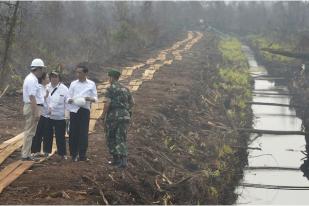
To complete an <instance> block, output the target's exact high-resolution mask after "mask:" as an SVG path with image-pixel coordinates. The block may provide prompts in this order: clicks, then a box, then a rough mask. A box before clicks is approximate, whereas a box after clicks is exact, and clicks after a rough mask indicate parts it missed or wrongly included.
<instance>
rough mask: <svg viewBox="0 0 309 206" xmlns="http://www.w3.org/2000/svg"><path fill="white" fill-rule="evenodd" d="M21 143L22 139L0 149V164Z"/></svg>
mask: <svg viewBox="0 0 309 206" xmlns="http://www.w3.org/2000/svg"><path fill="white" fill-rule="evenodd" d="M22 145H23V141H22V139H20V140H19V141H17V142H15V143H13V144H11V145H9V146H8V147H6V148H5V149H3V150H1V153H0V165H1V164H2V163H3V162H4V161H5V160H6V158H8V157H9V156H10V155H11V154H12V153H13V152H15V150H17V149H18V148H20V147H21V146H22Z"/></svg>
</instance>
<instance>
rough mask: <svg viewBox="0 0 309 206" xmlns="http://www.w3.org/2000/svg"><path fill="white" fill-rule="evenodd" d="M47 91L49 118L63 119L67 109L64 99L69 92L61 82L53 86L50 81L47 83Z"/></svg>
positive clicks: (65, 99)
mask: <svg viewBox="0 0 309 206" xmlns="http://www.w3.org/2000/svg"><path fill="white" fill-rule="evenodd" d="M53 91H54V92H53ZM48 92H49V94H48V100H47V102H48V106H49V111H50V114H49V118H50V119H53V120H63V119H65V113H66V109H67V103H66V101H67V98H68V94H69V90H68V88H67V87H66V86H65V85H64V84H62V83H59V84H58V85H57V86H56V87H53V86H52V85H51V83H49V84H48Z"/></svg>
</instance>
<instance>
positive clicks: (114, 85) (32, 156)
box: [21, 59, 134, 167]
mask: <svg viewBox="0 0 309 206" xmlns="http://www.w3.org/2000/svg"><path fill="white" fill-rule="evenodd" d="M44 67H45V65H44V62H43V61H42V60H41V59H34V60H33V61H32V63H31V65H30V69H31V72H30V73H29V74H28V75H27V76H26V78H25V80H24V84H23V102H24V107H23V114H24V116H25V119H26V124H25V131H24V139H23V147H22V150H21V157H22V160H33V161H37V160H39V157H40V156H45V157H48V156H49V155H50V154H51V153H52V145H53V138H54V136H55V138H56V145H57V154H58V155H59V156H60V157H61V159H67V152H66V140H65V133H66V128H67V126H68V125H67V124H68V123H69V131H68V133H69V151H70V156H71V158H72V161H74V162H77V161H87V160H88V158H87V148H88V132H89V121H90V110H91V103H92V102H96V101H97V100H98V97H97V90H96V85H95V83H94V82H93V81H91V80H89V79H88V78H87V75H88V68H87V67H86V66H85V65H81V64H80V65H77V66H76V68H75V73H76V78H77V79H76V80H75V81H73V82H71V84H70V86H69V88H67V86H65V85H64V84H63V83H62V82H61V76H60V74H59V73H58V72H57V71H52V72H50V73H49V74H47V73H46V72H44ZM108 76H109V81H110V87H108V88H107V92H106V94H105V104H104V105H105V106H104V108H103V115H102V120H103V122H104V125H105V131H106V140H107V145H108V148H109V151H110V154H111V155H112V156H113V161H111V164H113V165H115V166H118V167H126V166H127V154H128V152H127V144H126V138H127V130H128V127H129V122H130V119H131V115H132V107H133V104H134V100H133V97H132V95H131V93H130V91H129V89H127V88H126V87H124V86H123V85H121V84H120V83H119V82H118V79H119V77H120V72H119V71H117V70H111V71H109V73H108ZM42 144H43V153H41V150H42Z"/></svg>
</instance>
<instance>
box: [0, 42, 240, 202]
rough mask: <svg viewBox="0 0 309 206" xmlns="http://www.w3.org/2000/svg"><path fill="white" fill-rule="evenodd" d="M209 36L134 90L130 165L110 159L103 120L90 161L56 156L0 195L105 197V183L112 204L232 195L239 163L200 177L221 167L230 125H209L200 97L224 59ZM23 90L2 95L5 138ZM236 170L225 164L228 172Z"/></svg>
mask: <svg viewBox="0 0 309 206" xmlns="http://www.w3.org/2000/svg"><path fill="white" fill-rule="evenodd" d="M211 41H212V39H208V38H203V39H202V41H201V42H199V43H198V44H197V45H195V46H194V47H193V48H192V51H190V52H188V53H186V54H184V55H183V56H184V59H183V60H182V61H174V63H173V64H172V65H169V66H163V67H162V68H161V69H160V70H159V71H158V72H157V73H156V74H155V78H154V79H153V80H152V81H148V82H144V83H143V84H142V86H141V87H140V89H139V90H138V91H137V92H136V93H135V94H134V98H135V101H136V106H135V108H134V117H133V122H132V125H131V128H130V130H129V135H128V146H129V166H128V168H127V169H125V170H120V169H117V168H114V167H112V166H110V165H108V164H107V162H108V160H109V158H110V157H109V154H108V151H107V147H106V144H105V138H104V131H103V128H102V126H101V124H100V122H98V124H97V127H96V128H97V129H96V132H95V133H94V134H92V135H90V136H89V151H88V156H89V158H90V161H89V162H77V163H73V162H71V161H70V160H67V161H60V160H59V159H58V158H57V156H53V157H52V158H51V159H50V160H48V161H45V162H43V163H41V164H35V166H34V167H32V169H31V170H29V171H28V172H27V173H26V174H24V175H22V176H21V177H20V178H19V179H18V180H17V181H15V182H14V183H13V184H12V185H10V186H9V187H8V188H7V189H6V190H5V191H4V192H3V194H1V195H0V203H1V204H104V203H105V202H104V201H103V198H102V193H101V194H100V191H102V192H103V193H104V196H105V198H106V199H107V201H108V202H109V203H110V204H165V203H168V204H198V203H200V204H227V203H228V204H231V203H233V201H234V200H235V196H234V193H233V189H234V187H235V182H237V179H239V178H240V177H241V173H242V172H241V169H240V168H236V169H235V168H234V169H233V172H235V173H236V176H233V177H230V176H229V178H232V179H226V178H224V177H222V178H221V180H218V179H216V178H213V179H210V178H206V179H207V180H203V179H202V178H203V175H202V171H203V170H202V169H205V168H212V169H214V170H216V164H215V163H214V162H216V157H217V156H216V152H215V148H216V146H215V144H218V142H219V144H223V143H226V142H228V141H231V140H227V139H228V137H229V136H228V135H227V134H226V133H222V132H220V131H217V130H215V129H211V128H209V125H208V124H207V120H209V111H208V109H207V107H205V105H202V103H201V94H207V93H210V92H209V91H207V90H206V87H205V81H206V80H209V79H211V78H215V72H214V69H213V68H215V66H214V65H216V64H217V63H218V61H220V57H219V56H218V54H216V51H215V50H214V48H213V46H214V44H213V43H212V42H211ZM210 52H211V53H210ZM97 72H98V71H97ZM98 73H100V72H98ZM101 74H102V73H101ZM102 76H103V77H102V78H104V75H102ZM18 98H19V97H18ZM18 98H17V97H8V98H5V99H6V100H5V101H7V102H8V103H5V102H3V103H2V102H1V104H2V105H5V106H1V108H0V109H1V113H0V115H1V118H0V119H1V121H0V123H1V127H0V133H1V134H2V135H3V134H5V133H4V131H6V128H9V129H10V130H9V132H10V134H7V136H6V138H9V137H12V136H14V135H15V134H17V133H19V132H21V131H22V127H21V125H22V121H21V115H20V112H18V111H17V110H16V108H17V107H18V106H19V105H18V106H17V105H15V104H19V103H18V102H20V99H18ZM1 101H3V100H1ZM10 104H11V105H12V106H14V108H15V109H11V108H10V106H9V105H10ZM2 111H3V112H2ZM7 111H9V112H7ZM13 111H15V112H14V113H11V112H13ZM212 113H214V114H213V116H215V117H213V118H214V120H215V121H218V122H221V123H224V124H228V123H227V120H226V119H225V118H224V117H222V111H221V114H220V110H219V109H218V111H217V110H215V111H213V112H212ZM220 115H221V116H220ZM5 118H6V119H8V120H9V118H10V120H9V121H8V120H6V119H5ZM13 127H16V129H15V128H13ZM225 138H227V139H225ZM237 138H238V139H234V140H233V141H234V142H236V143H237V144H243V142H244V140H242V139H241V138H240V137H237ZM4 139H5V137H2V138H1V140H4ZM184 139H185V140H184ZM218 139H220V140H218ZM192 141H193V143H199V150H196V152H199V154H198V155H193V154H195V153H193V154H192V153H190V152H188V151H187V150H188V147H187V146H189V145H190V144H191V143H190V142H192ZM179 142H180V143H182V142H183V143H184V145H182V146H181V144H178V143H179ZM173 145H174V146H175V145H176V146H175V148H172V147H173ZM182 147H183V148H182ZM200 151H203V152H200ZM244 152H245V151H240V153H241V154H243V153H244ZM229 158H230V157H227V158H226V161H231V160H233V161H231V162H230V164H232V165H233V164H234V167H235V164H236V165H243V164H240V163H239V162H235V161H234V159H229ZM227 168H229V167H227ZM234 170H235V171H234ZM230 172H231V170H228V169H227V170H226V171H225V172H222V176H225V175H226V174H228V173H230ZM226 177H228V175H226ZM89 178H90V179H92V180H94V182H95V183H94V182H92V181H89ZM169 181H170V182H169ZM96 184H98V185H96ZM212 185H219V186H218V187H217V193H218V194H214V195H212V196H211V195H210V194H209V193H210V192H209V190H208V188H209V187H208V186H212ZM205 191H208V192H206V193H207V194H206V193H205Z"/></svg>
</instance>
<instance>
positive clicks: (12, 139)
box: [3, 132, 24, 144]
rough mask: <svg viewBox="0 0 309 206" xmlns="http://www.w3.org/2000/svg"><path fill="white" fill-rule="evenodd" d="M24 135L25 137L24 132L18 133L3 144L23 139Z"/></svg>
mask: <svg viewBox="0 0 309 206" xmlns="http://www.w3.org/2000/svg"><path fill="white" fill-rule="evenodd" d="M23 137H24V132H22V133H20V134H18V135H16V136H15V137H13V138H11V139H9V140H6V141H4V142H3V144H11V143H13V142H16V141H18V140H20V139H22V138H23Z"/></svg>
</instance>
